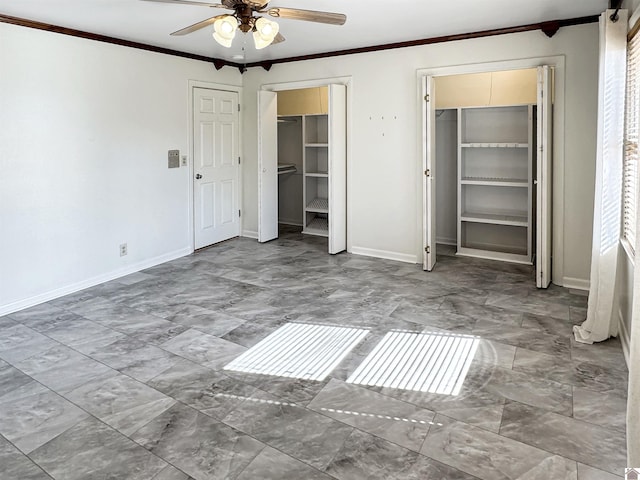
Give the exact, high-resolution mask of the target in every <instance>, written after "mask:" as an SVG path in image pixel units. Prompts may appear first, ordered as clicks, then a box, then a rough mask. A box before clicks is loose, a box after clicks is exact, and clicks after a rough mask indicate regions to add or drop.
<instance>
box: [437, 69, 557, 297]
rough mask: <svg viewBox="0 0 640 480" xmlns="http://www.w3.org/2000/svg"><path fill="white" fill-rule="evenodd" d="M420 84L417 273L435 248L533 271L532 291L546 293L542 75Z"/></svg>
mask: <svg viewBox="0 0 640 480" xmlns="http://www.w3.org/2000/svg"><path fill="white" fill-rule="evenodd" d="M427 84H428V85H427V87H428V92H429V94H428V98H429V101H428V102H427V103H428V104H429V105H428V107H427V108H426V109H425V110H426V113H427V115H428V116H427V119H426V125H427V135H426V143H427V144H428V145H427V148H426V151H427V155H426V156H427V158H426V159H425V166H426V168H425V177H426V178H425V188H424V189H425V192H424V193H425V194H424V197H425V246H426V247H425V270H431V269H432V268H433V267H434V265H435V252H436V251H437V249H438V248H440V249H441V250H442V249H445V250H446V251H449V252H454V253H455V254H456V255H463V256H472V257H478V258H484V259H490V260H497V261H506V262H512V263H519V264H525V265H535V268H536V271H537V279H536V284H537V285H538V287H542V288H546V287H547V286H548V285H549V281H550V278H551V277H550V265H551V262H550V239H551V228H550V226H551V211H550V204H551V198H550V195H551V190H550V184H551V178H550V172H551V165H550V160H551V155H550V152H551V150H552V148H551V135H550V132H551V128H550V125H551V88H549V86H550V85H551V70H550V69H549V68H548V67H539V68H530V69H521V70H508V71H496V72H486V73H474V74H459V75H448V76H440V77H430V78H427ZM546 97H549V98H548V99H547V98H546ZM425 98H426V97H425ZM539 169H543V170H542V171H539ZM542 173H544V175H542ZM540 206H542V208H540ZM429 256H430V257H431V258H428V257H429Z"/></svg>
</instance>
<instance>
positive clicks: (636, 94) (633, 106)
mask: <svg viewBox="0 0 640 480" xmlns="http://www.w3.org/2000/svg"><path fill="white" fill-rule="evenodd" d="M639 69H640V35H635V36H633V37H632V38H631V40H630V41H629V45H628V49H627V87H626V89H627V91H626V101H625V122H624V123H625V127H624V128H625V133H624V164H623V190H622V195H623V198H622V204H623V206H622V223H623V225H622V237H623V238H624V239H625V240H626V241H627V242H628V243H629V247H630V248H631V252H632V253H633V254H634V255H635V246H636V214H637V201H638V199H637V196H638V120H639V118H638V117H639V113H640V112H639V109H640V71H639Z"/></svg>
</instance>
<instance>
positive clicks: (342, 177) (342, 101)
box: [329, 85, 347, 254]
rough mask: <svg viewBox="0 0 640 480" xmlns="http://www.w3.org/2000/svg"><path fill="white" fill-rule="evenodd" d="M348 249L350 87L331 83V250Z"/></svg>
mask: <svg viewBox="0 0 640 480" xmlns="http://www.w3.org/2000/svg"><path fill="white" fill-rule="evenodd" d="M346 249H347V87H346V86H345V85H329V253H331V254H336V253H340V252H343V251H345V250H346Z"/></svg>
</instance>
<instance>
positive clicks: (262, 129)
mask: <svg viewBox="0 0 640 480" xmlns="http://www.w3.org/2000/svg"><path fill="white" fill-rule="evenodd" d="M274 238H278V94H277V93H275V92H268V91H266V90H260V91H259V92H258V241H259V242H268V241H269V240H273V239H274Z"/></svg>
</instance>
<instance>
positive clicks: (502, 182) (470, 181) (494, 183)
mask: <svg viewBox="0 0 640 480" xmlns="http://www.w3.org/2000/svg"><path fill="white" fill-rule="evenodd" d="M460 183H461V184H462V185H486V186H490V187H523V188H527V187H528V186H529V182H528V181H527V179H522V178H496V177H463V178H462V179H461V180H460Z"/></svg>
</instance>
